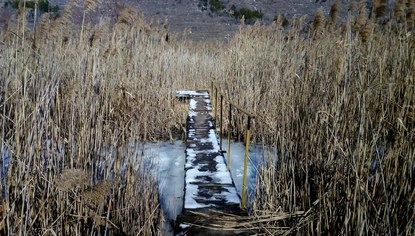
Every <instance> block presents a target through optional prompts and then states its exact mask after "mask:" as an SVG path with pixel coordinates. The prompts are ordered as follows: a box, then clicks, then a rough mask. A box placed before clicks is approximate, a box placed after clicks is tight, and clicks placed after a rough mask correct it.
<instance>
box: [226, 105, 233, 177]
mask: <svg viewBox="0 0 415 236" xmlns="http://www.w3.org/2000/svg"><path fill="white" fill-rule="evenodd" d="M231 120H232V104H229V119H228V122H229V125H228V157H227V161H226V171H227V172H229V170H230V168H231V133H232V130H231V129H232V125H231Z"/></svg>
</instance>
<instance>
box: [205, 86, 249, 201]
mask: <svg viewBox="0 0 415 236" xmlns="http://www.w3.org/2000/svg"><path fill="white" fill-rule="evenodd" d="M218 90H219V89H218V88H217V87H216V86H215V85H214V83H213V82H212V90H211V91H212V94H213V91H215V107H214V110H215V117H214V120H215V123H216V121H217V119H216V117H217V106H218V105H217V104H218V99H217V98H218ZM219 94H220V131H219V132H220V133H219V137H220V143H219V145H220V151H221V152H223V149H222V136H223V133H222V123H223V120H222V112H223V109H222V108H223V98H225V100H226V101H227V102H228V103H229V125H228V153H227V161H226V171H229V170H230V161H231V133H232V126H231V122H230V121H231V119H232V107H235V108H236V109H237V110H238V111H240V112H242V113H244V114H245V115H247V116H248V122H247V126H246V143H245V160H244V177H243V184H242V201H241V208H242V209H244V208H245V201H246V193H247V187H246V178H247V170H248V152H249V142H250V138H251V119H255V115H253V114H252V113H250V112H248V111H247V110H245V109H243V108H242V107H240V106H239V105H238V104H236V103H234V102H232V101H231V100H230V99H229V98H228V97H226V96H225V95H223V93H222V92H219Z"/></svg>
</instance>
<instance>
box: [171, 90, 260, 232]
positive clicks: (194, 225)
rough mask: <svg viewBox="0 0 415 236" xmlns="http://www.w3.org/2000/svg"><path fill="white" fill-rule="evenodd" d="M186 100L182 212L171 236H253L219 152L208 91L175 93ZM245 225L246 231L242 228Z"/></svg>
mask: <svg viewBox="0 0 415 236" xmlns="http://www.w3.org/2000/svg"><path fill="white" fill-rule="evenodd" d="M177 97H178V98H181V99H189V100H190V105H189V116H188V118H187V121H186V126H187V127H186V129H187V132H186V135H187V146H186V164H185V190H184V191H185V193H184V205H183V212H182V214H181V215H179V216H178V217H177V219H176V225H175V229H174V235H253V234H255V233H256V232H253V231H250V230H247V229H246V225H248V224H246V223H247V221H249V220H250V219H249V217H248V214H247V213H246V211H243V210H241V209H240V207H239V206H240V203H241V198H240V196H239V195H238V193H237V191H236V188H235V184H234V182H233V180H232V177H231V175H230V172H227V171H226V163H225V158H224V156H223V154H222V152H221V150H220V147H219V143H218V138H217V136H216V132H215V124H214V120H213V117H212V105H211V102H210V97H209V93H208V91H204V90H202V91H178V92H177ZM244 225H245V227H244Z"/></svg>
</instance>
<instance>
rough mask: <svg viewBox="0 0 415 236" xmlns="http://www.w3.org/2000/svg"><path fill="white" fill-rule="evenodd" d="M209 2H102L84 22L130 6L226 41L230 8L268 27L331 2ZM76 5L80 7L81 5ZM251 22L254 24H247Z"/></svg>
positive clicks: (56, 1)
mask: <svg viewBox="0 0 415 236" xmlns="http://www.w3.org/2000/svg"><path fill="white" fill-rule="evenodd" d="M6 2H7V1H6V0H2V1H0V4H1V7H2V8H1V15H0V24H2V23H3V24H4V22H5V21H6V18H7V15H8V14H9V13H13V12H15V10H13V9H12V8H11V7H5V3H6ZM9 2H10V1H9ZM67 2H68V0H51V1H50V5H51V6H55V5H57V6H59V9H60V11H62V9H63V8H64V6H65V5H66V4H67ZM210 2H211V1H208V0H173V1H167V0H154V1H148V0H122V1H114V0H103V1H102V2H101V3H100V4H99V5H98V7H97V8H96V9H95V10H94V12H93V14H89V15H88V18H87V19H88V20H90V21H92V22H95V23H96V22H98V21H99V20H100V19H104V18H110V19H112V20H114V21H115V20H116V18H117V15H118V14H119V12H121V10H122V9H123V8H125V7H129V6H134V7H137V8H138V9H139V12H141V13H142V14H143V15H144V16H145V18H146V19H147V20H150V19H156V20H157V19H158V20H159V21H160V22H162V21H163V20H164V19H165V18H166V19H167V20H168V24H169V27H170V31H171V32H175V33H178V34H182V32H183V31H184V30H185V29H188V32H189V34H188V35H187V37H188V38H191V39H196V40H203V39H219V40H226V39H229V38H230V37H231V36H233V35H234V34H235V33H236V32H237V30H238V25H239V20H238V19H235V18H233V17H232V16H230V15H229V14H228V13H227V12H230V9H231V8H232V5H234V6H235V7H236V8H237V9H240V8H247V9H250V10H253V11H254V10H258V11H261V12H262V13H263V14H264V16H263V18H262V19H261V20H260V21H261V22H263V23H266V24H269V23H271V22H272V21H273V19H274V17H275V16H278V15H283V16H284V17H285V18H286V19H287V20H288V21H291V19H292V17H293V16H295V15H296V16H302V15H307V16H309V17H308V20H311V19H312V17H313V16H314V15H315V12H316V11H317V9H318V8H320V7H321V8H322V9H323V12H324V14H325V16H326V17H328V14H329V12H330V8H331V6H332V4H333V3H334V0H244V1H239V0H221V1H220V4H223V6H225V8H224V9H223V10H220V11H217V12H212V11H211V10H210V9H209V8H210V4H209V3H210ZM349 2H350V1H349V0H341V1H339V13H338V20H339V21H341V20H343V19H344V18H345V16H346V14H347V9H348V6H349V4H350V3H349ZM369 2H370V1H369ZM204 4H206V5H207V6H206V7H205V10H203V6H204ZM9 5H10V4H9ZM79 5H81V6H82V5H83V2H80V3H79ZM81 19H82V9H81V8H80V7H79V8H76V9H75V10H74V12H73V15H72V20H73V21H75V22H78V23H80V22H81ZM253 21H255V20H251V22H253ZM248 23H249V22H248Z"/></svg>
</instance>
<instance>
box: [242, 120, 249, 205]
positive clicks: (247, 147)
mask: <svg viewBox="0 0 415 236" xmlns="http://www.w3.org/2000/svg"><path fill="white" fill-rule="evenodd" d="M250 129H251V117H250V116H248V124H247V129H246V143H245V161H244V181H243V184H242V202H241V208H242V209H244V208H245V202H246V178H247V172H248V152H249V141H250V138H251V137H250V136H251V130H250Z"/></svg>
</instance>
